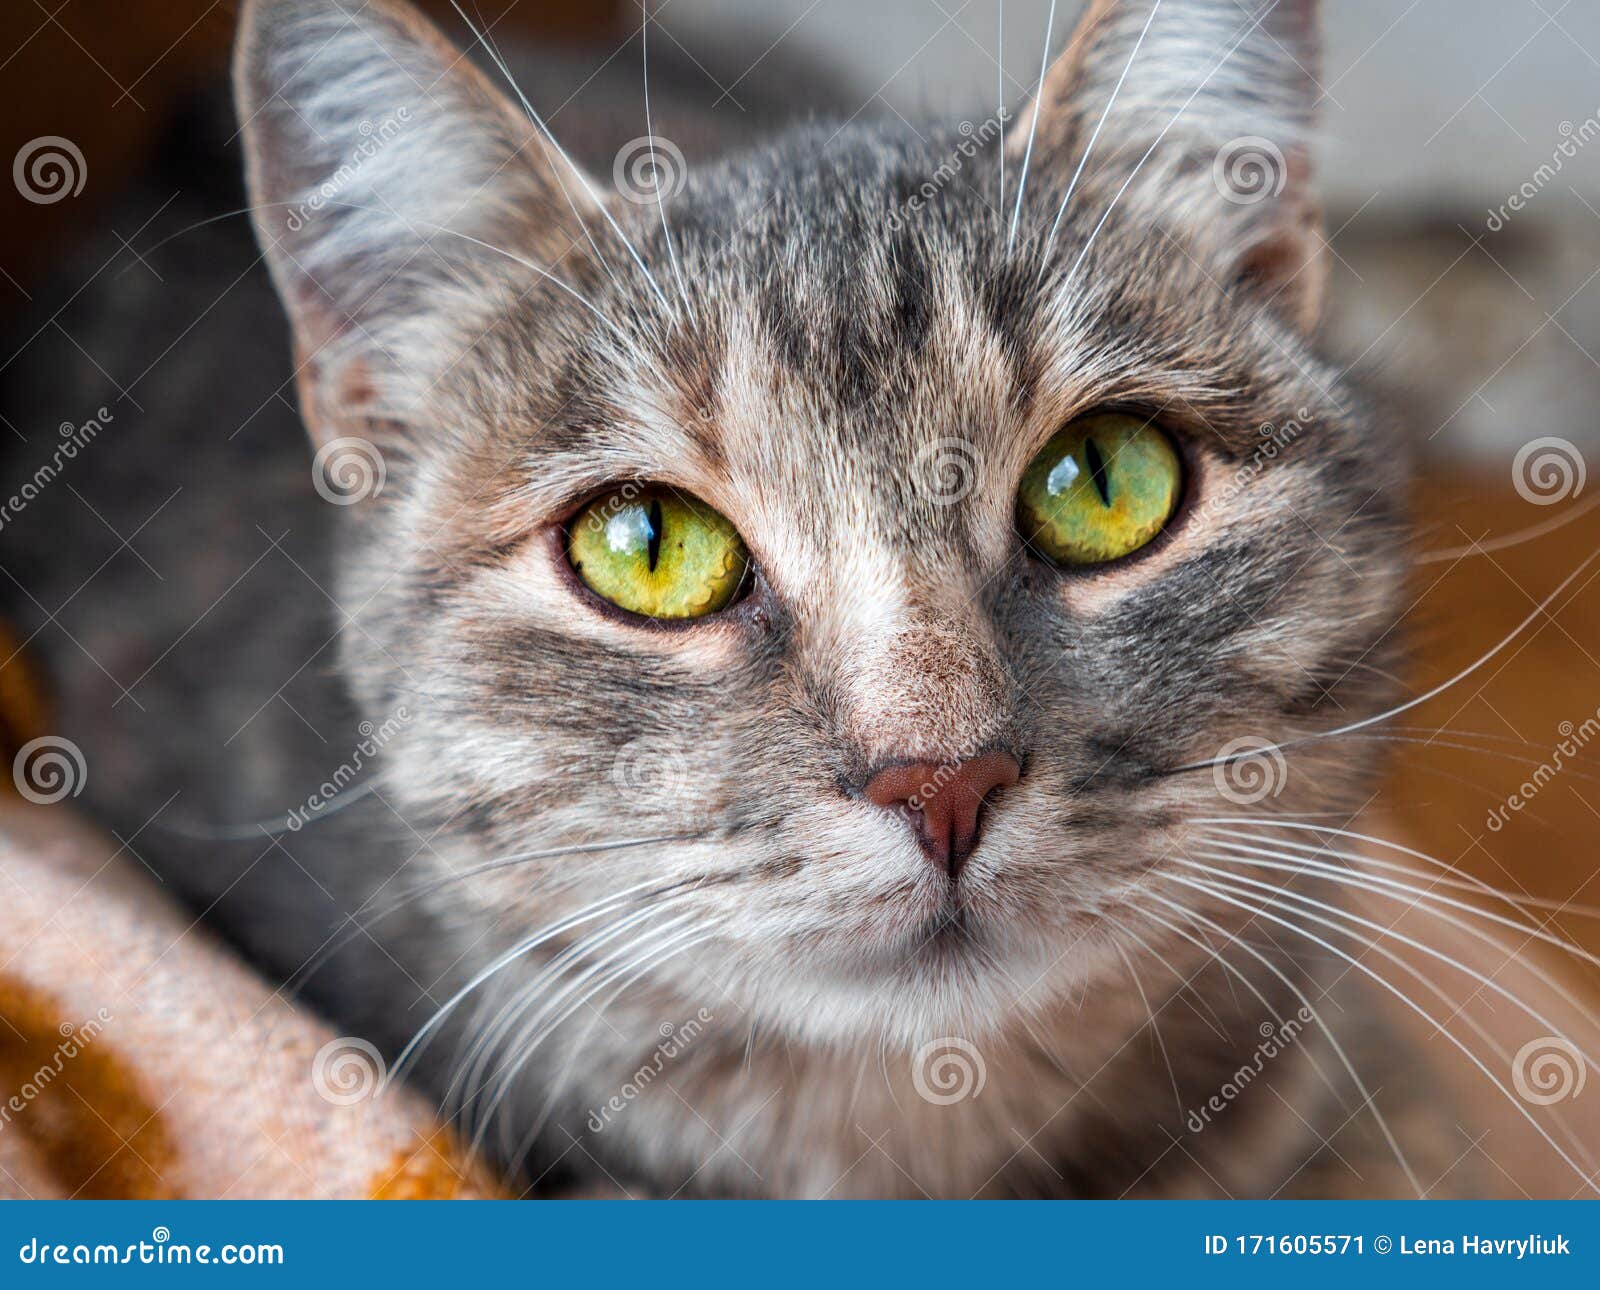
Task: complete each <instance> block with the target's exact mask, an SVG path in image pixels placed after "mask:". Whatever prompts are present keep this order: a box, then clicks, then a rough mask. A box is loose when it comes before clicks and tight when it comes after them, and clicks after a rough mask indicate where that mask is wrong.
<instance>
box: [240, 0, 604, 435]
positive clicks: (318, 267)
mask: <svg viewBox="0 0 1600 1290" xmlns="http://www.w3.org/2000/svg"><path fill="white" fill-rule="evenodd" d="M234 86H235V93H236V97H237V100H238V107H239V118H240V133H241V135H242V136H243V140H244V149H245V155H246V159H247V163H248V173H249V187H250V197H251V202H252V212H251V213H252V217H253V219H254V222H255V227H256V233H257V236H258V239H259V241H260V243H261V248H262V252H263V254H264V255H265V257H266V260H267V264H268V266H269V267H270V268H271V270H272V276H273V280H274V282H275V283H276V284H277V287H278V292H279V294H280V295H281V296H282V298H283V302H284V305H285V306H286V308H287V310H288V313H289V319H290V322H291V323H292V325H293V328H294V338H295V358H296V375H297V379H298V383H299V387H300V396H301V411H302V415H303V417H304V419H305V421H306V423H307V425H308V428H309V429H310V430H311V433H312V435H313V436H314V437H315V438H317V439H319V440H326V439H329V438H332V437H335V436H338V435H343V434H346V433H352V432H355V431H356V430H357V429H358V428H359V426H360V425H361V424H362V423H363V422H364V421H368V420H375V419H381V418H385V417H390V418H393V419H397V420H401V421H403V420H404V419H405V415H406V413H407V411H408V410H409V408H410V407H411V406H412V405H413V404H414V403H416V402H417V397H416V392H417V391H425V390H426V389H428V388H429V387H430V386H431V384H432V383H433V381H434V379H435V377H436V376H437V374H438V373H439V372H440V371H441V370H444V369H446V368H448V367H449V366H450V365H451V364H453V363H455V362H456V361H457V360H458V359H459V357H460V355H461V353H462V352H463V351H464V349H465V348H467V347H468V346H470V345H471V344H473V343H475V340H476V338H477V337H478V336H479V335H480V334H481V332H482V330H483V329H484V326H485V324H484V321H483V319H484V317H485V316H486V315H487V314H489V313H490V311H492V310H494V309H496V308H503V307H504V301H506V300H515V299H517V298H518V297H519V296H520V295H522V294H524V293H525V292H526V291H527V290H528V288H529V286H530V285H532V284H536V283H538V282H541V281H545V280H558V281H559V280H560V279H561V278H563V277H571V276H573V275H575V274H576V273H578V272H579V271H580V270H581V268H582V266H583V262H584V259H585V252H586V250H587V247H588V235H589V229H590V228H593V227H601V226H602V225H601V221H602V219H603V218H604V215H603V211H602V204H603V201H604V197H603V195H602V194H601V193H600V192H599V191H598V190H597V189H596V188H595V187H594V185H593V184H591V182H590V181H589V180H588V179H587V178H586V177H585V176H584V175H583V174H582V173H581V172H580V171H579V170H578V169H577V168H576V167H575V166H574V165H573V164H572V163H571V161H570V160H569V159H568V158H567V157H566V155H565V154H564V153H563V152H562V151H561V150H560V149H559V148H558V147H556V146H555V144H554V143H553V141H552V140H551V139H550V138H549V137H548V136H547V135H546V134H545V133H544V132H543V131H541V130H540V129H539V128H538V127H537V126H536V125H535V124H534V122H532V121H531V120H530V119H529V115H528V114H527V113H525V112H523V111H522V110H521V108H519V107H518V106H516V105H514V104H512V103H511V102H509V101H508V100H507V99H506V97H505V96H504V95H503V94H502V93H500V92H499V90H498V89H497V88H496V87H495V86H494V85H493V84H492V83H491V82H490V80H489V78H488V77H487V76H485V75H484V73H482V72H481V71H479V70H478V68H476V67H475V66H474V65H473V64H472V63H471V62H470V61H469V60H468V59H467V58H466V57H465V56H464V55H463V54H462V53H461V52H460V51H459V50H457V49H456V48H454V47H453V46H452V45H451V44H450V43H449V42H448V41H447V40H446V39H445V38H444V36H442V35H441V34H440V33H439V32H438V30H436V29H435V28H434V27H433V26H432V25H431V24H430V23H429V22H428V21H427V20H426V19H425V18H423V17H422V15H421V14H419V13H418V12H417V11H416V10H415V9H413V8H412V7H411V6H410V5H409V4H406V3H404V2H403V0H246V2H245V4H244V6H243V8H242V11H241V14H240V24H239V42H238V48H237V52H236V55H235V59H234Z"/></svg>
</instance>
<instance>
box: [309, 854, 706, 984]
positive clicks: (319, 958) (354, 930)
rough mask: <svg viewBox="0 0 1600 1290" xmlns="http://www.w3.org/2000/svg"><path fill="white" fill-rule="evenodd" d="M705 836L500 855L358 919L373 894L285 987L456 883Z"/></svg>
mask: <svg viewBox="0 0 1600 1290" xmlns="http://www.w3.org/2000/svg"><path fill="white" fill-rule="evenodd" d="M704 836H705V835H704V834H684V835H675V836H674V835H669V836H664V837H653V838H635V839H632V840H630V841H626V842H587V843H574V844H573V845H571V846H562V847H551V848H548V849H546V850H543V851H523V852H517V853H513V854H511V855H507V856H500V857H498V858H496V859H494V860H486V861H484V862H482V863H481V864H476V865H472V866H470V867H468V868H466V869H460V870H457V871H455V872H454V873H449V874H445V875H444V876H442V877H439V878H433V879H430V880H429V881H427V882H425V883H422V884H420V885H419V886H417V887H415V888H413V889H412V890H411V891H409V892H407V893H405V894H404V895H402V896H399V897H397V898H396V899H395V900H393V901H391V902H390V903H389V904H388V905H386V906H384V907H382V908H379V909H377V910H374V911H373V912H372V913H370V914H369V915H367V917H366V918H364V919H361V920H360V921H357V919H358V916H359V915H360V914H361V913H362V910H363V909H365V908H366V904H367V902H369V901H370V900H371V899H372V896H376V895H377V894H378V892H377V891H375V892H373V893H372V896H368V897H367V901H363V902H362V905H361V907H360V908H358V909H357V910H356V911H355V913H354V914H351V915H349V916H348V922H347V924H346V925H345V926H343V927H340V928H338V929H337V930H335V931H334V932H333V934H332V935H331V936H330V937H329V939H328V942H327V944H326V945H324V946H323V948H322V949H320V950H318V951H317V953H316V954H315V955H313V956H312V957H311V958H310V959H309V960H307V962H306V964H305V966H304V967H302V968H300V969H299V971H297V972H295V973H294V974H293V975H292V976H291V977H290V978H289V979H288V980H287V981H286V982H285V983H284V988H285V989H286V990H289V991H290V992H291V993H293V992H294V991H296V990H298V989H300V988H301V987H302V986H303V985H304V984H305V982H306V981H308V980H309V979H310V978H311V977H312V976H314V975H315V974H316V973H318V972H320V971H321V970H322V969H323V968H324V967H325V966H327V963H328V960H329V959H330V958H332V957H333V956H334V955H335V954H337V953H338V952H339V951H340V950H342V949H343V948H344V947H345V946H347V945H348V944H349V943H350V942H351V941H352V940H354V939H355V938H356V937H357V936H360V935H363V934H365V933H369V932H370V931H371V930H372V928H373V926H374V925H376V924H377V923H380V922H382V921H383V920H384V919H385V918H389V917H390V916H392V915H394V914H396V913H398V912H399V911H400V910H402V909H404V908H405V907H406V906H407V905H410V904H413V903H414V902H416V901H418V900H421V899H422V898H423V897H424V896H427V895H430V894H432V893H433V892H436V891H439V890H440V889H441V888H444V887H448V886H451V885H452V884H454V883H459V882H464V881H466V880H467V879H469V878H474V877H476V876H477V875H479V874H484V873H492V872H494V871H495V870H497V869H509V868H512V867H514V866H516V865H520V864H531V863H533V862H534V861H536V860H550V859H555V858H557V857H560V856H568V855H590V854H599V853H602V852H607V851H624V850H628V849H630V848H634V847H647V846H655V845H658V844H661V843H666V842H693V841H696V840H697V839H698V838H701V837H704ZM391 881H393V879H392V878H390V879H385V881H384V882H383V884H382V885H380V886H379V888H378V891H382V890H383V887H386V886H388V884H389V882H391ZM642 885H648V884H642ZM628 890H630V891H633V890H637V888H629V889H628ZM618 894H622V893H618Z"/></svg>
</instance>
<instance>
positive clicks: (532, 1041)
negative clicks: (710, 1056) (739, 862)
mask: <svg viewBox="0 0 1600 1290" xmlns="http://www.w3.org/2000/svg"><path fill="white" fill-rule="evenodd" d="M716 930H717V929H716V928H715V927H713V928H712V929H710V930H708V929H707V928H706V926H705V925H704V924H703V923H700V924H693V923H691V924H690V925H689V926H684V925H683V921H682V920H680V921H679V922H677V923H675V924H672V925H671V926H670V927H669V928H657V929H653V930H652V931H651V932H650V933H648V934H647V935H648V936H660V935H661V934H662V933H663V932H665V931H670V932H671V935H669V936H668V937H667V939H666V940H665V941H664V942H661V943H658V944H655V945H652V946H650V947H649V948H647V949H645V950H644V951H643V953H640V945H641V942H645V939H646V938H645V937H640V938H638V939H636V940H634V941H633V942H631V943H629V944H628V945H627V946H625V947H624V948H623V949H621V950H619V951H618V952H616V953H614V954H612V955H610V956H609V957H608V958H606V959H604V960H602V961H601V962H600V963H597V964H595V965H594V966H593V967H591V968H590V969H589V970H588V971H587V972H585V973H584V974H583V975H582V976H580V977H578V978H576V979H575V980H574V981H572V982H571V983H570V984H569V985H568V986H567V987H566V988H565V989H564V990H562V991H561V992H560V993H559V994H557V995H555V996H554V997H552V998H550V999H549V1000H547V1001H546V1002H545V1003H544V1005H543V1006H542V1007H541V1008H540V1009H539V1011H538V1012H537V1013H535V1014H534V1016H533V1017H532V1018H531V1019H530V1020H529V1021H528V1022H527V1023H526V1024H525V1025H524V1026H523V1027H522V1029H521V1030H520V1031H519V1032H518V1033H517V1035H516V1036H515V1038H514V1039H512V1040H511V1042H510V1043H509V1044H507V1045H506V1048H507V1050H508V1051H509V1052H510V1054H511V1055H510V1056H509V1057H508V1058H507V1060H506V1062H505V1064H503V1065H502V1066H501V1067H500V1068H499V1069H498V1070H494V1071H490V1072H488V1073H487V1074H486V1075H485V1076H483V1078H481V1079H480V1080H478V1081H477V1082H476V1083H475V1084H474V1093H473V1103H474V1107H475V1111H474V1116H473V1118H474V1120H475V1122H476V1123H477V1125H478V1128H477V1130H476V1131H475V1132H474V1134H473V1137H472V1144H473V1149H474V1150H477V1149H478V1148H480V1147H481V1146H482V1144H483V1140H484V1137H485V1136H486V1134H487V1132H488V1128H489V1126H490V1124H491V1123H492V1122H493V1120H494V1118H495V1114H496V1112H497V1111H498V1110H499V1108H500V1106H501V1105H502V1103H503V1102H504V1101H505V1099H506V1097H507V1096H509V1094H510V1092H511V1089H512V1087H513V1086H514V1085H515V1083H516V1077H517V1076H518V1074H520V1073H521V1071H522V1069H523V1068H524V1067H525V1066H526V1065H527V1064H528V1062H529V1061H531V1060H532V1058H533V1055H534V1053H535V1052H536V1051H537V1050H538V1049H539V1047H540V1045H542V1044H543V1043H544V1041H545V1039H547V1038H549V1036H550V1035H552V1034H553V1033H555V1031H556V1030H557V1029H558V1028H559V1027H560V1026H561V1025H562V1024H563V1023H564V1022H565V1021H566V1020H567V1019H568V1018H569V1017H571V1016H572V1015H573V1014H574V1013H575V1012H576V1011H577V1010H578V1009H579V1008H581V1007H583V1006H584V1005H585V1004H587V1003H588V1002H589V1000H590V999H592V998H593V997H594V996H595V995H596V994H598V993H599V992H600V991H601V990H603V989H605V988H606V987H607V985H608V984H610V983H611V982H613V981H615V980H617V979H618V978H619V977H621V976H624V975H627V974H628V973H630V972H634V973H637V974H639V975H642V974H643V973H644V972H645V971H648V970H650V968H652V967H655V966H659V964H660V962H661V961H663V960H662V959H661V957H660V955H661V953H662V951H663V950H666V949H671V948H676V949H678V950H683V949H687V948H688V947H689V946H690V945H694V944H699V943H700V942H702V941H705V940H709V939H711V937H712V936H713V935H714V934H715V932H716ZM652 955H654V956H656V957H655V958H652V957H651V956H652ZM586 986H588V987H590V988H588V989H585V987H586ZM580 991H581V992H582V993H579V992H580ZM574 995H576V996H577V997H576V998H574ZM568 999H572V1002H571V1004H570V1005H569V1006H568V1007H567V1008H566V1009H565V1010H564V1011H562V1012H560V1013H559V1014H556V1013H555V1009H557V1008H559V1007H560V1006H561V1004H562V1003H564V1002H566V1000H568ZM491 1081H493V1082H494V1084H495V1086H496V1087H495V1091H494V1093H493V1094H492V1096H491V1097H490V1100H489V1102H488V1104H487V1106H482V1107H479V1106H478V1102H479V1099H480V1097H481V1093H482V1091H484V1090H486V1089H487V1088H488V1087H489V1085H490V1082H491Z"/></svg>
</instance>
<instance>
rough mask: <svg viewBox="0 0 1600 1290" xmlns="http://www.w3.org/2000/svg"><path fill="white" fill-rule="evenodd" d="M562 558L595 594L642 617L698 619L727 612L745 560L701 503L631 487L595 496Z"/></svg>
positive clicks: (722, 523) (734, 538)
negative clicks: (564, 556) (564, 558)
mask: <svg viewBox="0 0 1600 1290" xmlns="http://www.w3.org/2000/svg"><path fill="white" fill-rule="evenodd" d="M567 559H568V560H569V561H571V563H572V568H573V571H574V572H575V573H576V574H577V575H578V577H579V578H581V579H582V580H583V583H584V585H585V586H586V587H588V588H589V590H591V591H592V592H594V593H595V595H597V596H600V597H602V598H603V599H605V600H609V601H610V602H611V603H612V604H614V605H616V606H618V607H619V608H622V609H626V610H629V611H630V612H632V613H635V614H643V615H644V616H645V617H647V618H699V617H702V616H703V615H705V614H714V613H716V612H717V610H719V609H721V608H723V607H724V606H725V605H727V604H728V603H729V602H730V601H731V600H732V599H733V598H734V596H735V595H736V594H737V593H738V590H739V587H740V584H741V583H743V582H744V576H745V570H746V568H747V567H748V565H749V556H748V554H747V553H746V551H745V549H744V543H743V542H742V541H740V539H739V534H738V533H737V532H736V531H735V530H734V527H733V525H731V524H729V523H728V521H727V520H726V519H724V518H723V517H722V516H721V515H719V514H718V513H717V512H716V511H714V510H712V509H711V508H710V507H709V506H707V505H706V504H705V503H704V502H702V501H700V500H698V499H697V498H693V497H686V496H684V495H682V494H679V493H675V492H673V491H671V490H670V489H666V488H652V487H640V486H639V485H637V484H630V485H628V486H627V487H624V488H618V489H613V490H612V491H611V492H609V493H607V494H605V496H603V497H597V498H595V500H594V501H592V502H590V503H589V505H588V506H586V507H584V508H583V511H582V512H581V513H580V514H579V515H578V517H577V518H576V519H574V520H573V521H572V524H571V527H570V528H569V529H568V530H567Z"/></svg>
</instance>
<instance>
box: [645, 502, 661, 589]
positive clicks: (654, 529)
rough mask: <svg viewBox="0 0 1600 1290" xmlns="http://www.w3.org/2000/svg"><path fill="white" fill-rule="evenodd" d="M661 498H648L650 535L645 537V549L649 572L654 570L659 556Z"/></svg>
mask: <svg viewBox="0 0 1600 1290" xmlns="http://www.w3.org/2000/svg"><path fill="white" fill-rule="evenodd" d="M662 527H663V525H662V518H661V499H660V498H659V497H653V498H651V499H650V536H649V538H647V539H646V543H647V551H648V554H649V559H650V572H651V573H654V572H655V571H656V562H657V561H658V560H660V558H661V529H662Z"/></svg>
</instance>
